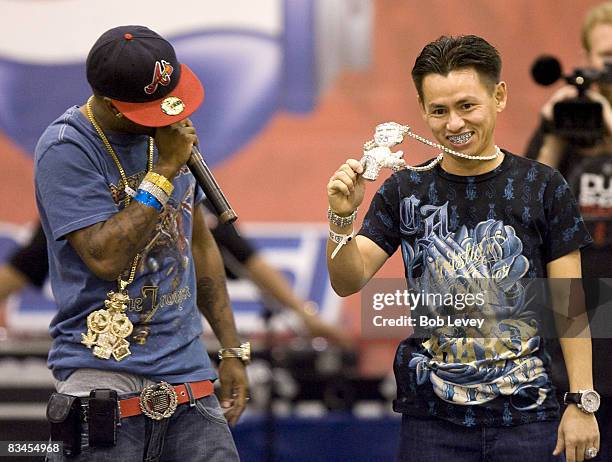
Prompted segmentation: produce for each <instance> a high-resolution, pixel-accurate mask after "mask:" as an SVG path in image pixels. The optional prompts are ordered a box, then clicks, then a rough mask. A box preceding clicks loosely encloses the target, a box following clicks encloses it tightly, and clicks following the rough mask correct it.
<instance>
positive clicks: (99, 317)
mask: <svg viewBox="0 0 612 462" xmlns="http://www.w3.org/2000/svg"><path fill="white" fill-rule="evenodd" d="M92 100H93V96H91V97H90V98H89V99H88V100H87V105H86V109H87V118H88V119H89V121H90V122H91V125H92V126H93V127H94V129H95V130H96V132H97V133H98V136H99V137H100V139H101V140H102V143H103V144H104V147H105V148H106V151H107V152H108V153H109V155H110V156H111V158H112V159H113V161H114V162H115V165H116V166H117V170H119V176H120V177H121V182H122V183H123V186H124V190H125V192H126V196H125V206H126V207H127V206H128V205H129V204H130V202H131V196H130V192H131V188H130V187H129V185H128V178H127V175H126V173H125V170H124V169H123V166H122V165H121V162H120V161H119V158H118V157H117V154H116V153H115V150H114V149H113V147H112V146H111V144H110V142H109V141H108V138H107V137H106V135H105V134H104V132H103V131H102V128H101V127H100V125H99V124H98V121H97V120H96V118H95V117H94V114H93V109H92V106H91V102H92ZM153 149H154V142H153V138H151V137H149V146H148V156H147V172H150V171H151V170H152V169H153ZM139 258H140V254H136V257H134V261H133V262H132V266H131V268H130V272H129V276H128V279H127V280H123V279H122V278H121V275H119V277H118V278H117V285H118V292H113V291H110V292H108V294H107V297H108V298H107V299H106V300H105V301H104V306H105V308H102V309H99V310H96V311H93V312H91V313H90V314H89V315H88V316H87V333H81V343H82V344H83V345H85V346H86V347H87V348H93V350H92V353H93V355H94V356H96V357H98V358H101V359H109V358H110V357H111V356H113V357H114V358H115V360H116V361H121V360H122V359H124V358H126V357H127V356H129V355H131V354H132V352H131V351H130V343H129V342H128V341H127V340H126V337H128V336H129V335H130V334H131V333H132V330H133V329H134V326H133V324H132V322H131V321H130V320H129V318H128V317H127V315H126V314H125V311H126V310H127V307H128V305H129V303H130V297H129V295H128V293H127V290H126V288H127V286H128V285H129V284H131V283H132V282H133V281H134V277H135V276H136V268H137V266H138V260H139Z"/></svg>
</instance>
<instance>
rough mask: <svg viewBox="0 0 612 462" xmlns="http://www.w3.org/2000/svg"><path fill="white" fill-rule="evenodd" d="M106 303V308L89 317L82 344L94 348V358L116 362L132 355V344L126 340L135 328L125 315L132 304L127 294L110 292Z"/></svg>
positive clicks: (82, 335) (92, 313)
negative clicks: (112, 358)
mask: <svg viewBox="0 0 612 462" xmlns="http://www.w3.org/2000/svg"><path fill="white" fill-rule="evenodd" d="M107 295H108V299H107V300H105V301H104V306H105V308H102V309H99V310H96V311H93V312H91V313H89V316H87V333H86V334H84V333H81V338H82V339H81V343H82V344H83V345H85V346H86V347H87V348H92V347H93V354H94V356H96V357H98V358H101V359H110V357H111V356H113V357H114V358H115V360H116V361H121V360H122V359H124V358H126V357H128V356H129V355H131V354H132V352H131V351H130V343H129V342H128V341H127V340H126V337H128V336H129V335H130V334H131V333H132V330H133V329H134V326H133V324H132V322H131V321H130V319H129V318H128V317H127V315H126V314H125V310H126V309H127V307H128V304H129V303H130V297H129V296H128V294H127V292H125V291H123V290H122V291H120V292H118V293H115V292H113V291H111V292H109V293H108V294H107Z"/></svg>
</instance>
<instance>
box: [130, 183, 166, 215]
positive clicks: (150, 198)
mask: <svg viewBox="0 0 612 462" xmlns="http://www.w3.org/2000/svg"><path fill="white" fill-rule="evenodd" d="M134 200H135V201H138V202H140V203H141V204H143V205H146V206H147V207H153V208H154V209H155V210H157V211H158V212H161V211H162V209H163V206H162V205H161V203H160V202H159V201H158V200H157V198H156V197H155V196H154V195H153V194H151V193H150V192H148V191H144V190H143V189H139V190H138V193H137V194H136V197H134Z"/></svg>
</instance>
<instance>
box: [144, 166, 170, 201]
mask: <svg viewBox="0 0 612 462" xmlns="http://www.w3.org/2000/svg"><path fill="white" fill-rule="evenodd" d="M144 179H145V180H146V181H150V182H151V183H153V184H154V185H155V186H159V187H160V188H161V189H163V190H164V192H165V193H166V194H167V195H168V196H171V195H172V191H174V186H173V185H172V183H170V181H169V180H168V178H166V177H165V176H163V175H160V174H159V173H155V172H149V173H147V174H146V175H145V177H144Z"/></svg>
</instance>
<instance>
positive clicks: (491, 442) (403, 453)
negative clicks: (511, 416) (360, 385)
mask: <svg viewBox="0 0 612 462" xmlns="http://www.w3.org/2000/svg"><path fill="white" fill-rule="evenodd" d="M558 425H559V422H556V421H551V422H536V423H529V424H523V425H516V426H513V427H462V426H460V425H456V424H452V423H450V422H447V421H445V420H442V419H432V420H423V419H417V418H414V417H410V416H408V415H405V414H404V415H403V417H402V426H401V430H400V443H399V449H398V452H397V461H398V462H416V461H418V462H441V461H447V460H448V461H453V462H562V461H564V460H565V456H559V457H555V456H553V455H552V452H553V450H554V448H555V445H556V443H557V427H558Z"/></svg>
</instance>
